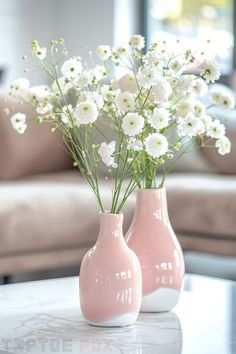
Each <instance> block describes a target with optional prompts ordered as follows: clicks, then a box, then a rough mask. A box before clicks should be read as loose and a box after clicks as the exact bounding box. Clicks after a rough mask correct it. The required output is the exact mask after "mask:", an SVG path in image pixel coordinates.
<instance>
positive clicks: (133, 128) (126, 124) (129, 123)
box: [122, 113, 144, 136]
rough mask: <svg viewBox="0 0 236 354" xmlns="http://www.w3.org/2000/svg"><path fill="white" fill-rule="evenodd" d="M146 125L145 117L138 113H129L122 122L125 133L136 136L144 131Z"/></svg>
mask: <svg viewBox="0 0 236 354" xmlns="http://www.w3.org/2000/svg"><path fill="white" fill-rule="evenodd" d="M143 126H144V118H143V117H142V116H140V115H139V114H138V113H128V114H127V115H126V116H125V117H124V119H123V122H122V129H123V130H124V133H125V134H126V135H129V136H135V135H138V134H140V133H141V132H142V130H143Z"/></svg>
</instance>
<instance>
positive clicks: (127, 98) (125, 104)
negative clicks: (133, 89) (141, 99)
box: [115, 91, 135, 112]
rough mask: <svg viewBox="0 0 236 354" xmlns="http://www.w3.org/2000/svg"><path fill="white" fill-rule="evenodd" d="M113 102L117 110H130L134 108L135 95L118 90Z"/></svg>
mask: <svg viewBox="0 0 236 354" xmlns="http://www.w3.org/2000/svg"><path fill="white" fill-rule="evenodd" d="M115 102H116V104H117V107H118V108H119V110H120V111H122V112H124V111H132V110H134V108H135V96H134V94H132V93H130V92H128V91H125V92H120V93H119V94H118V96H117V98H116V101H115Z"/></svg>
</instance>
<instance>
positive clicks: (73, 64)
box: [61, 57, 82, 79]
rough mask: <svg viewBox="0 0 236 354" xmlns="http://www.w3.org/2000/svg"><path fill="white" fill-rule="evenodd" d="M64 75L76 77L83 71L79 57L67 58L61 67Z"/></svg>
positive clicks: (71, 77)
mask: <svg viewBox="0 0 236 354" xmlns="http://www.w3.org/2000/svg"><path fill="white" fill-rule="evenodd" d="M61 72H62V75H64V76H65V77H67V78H69V79H74V78H75V77H77V76H78V75H79V74H80V73H81V72H82V64H81V61H80V58H79V57H76V58H71V59H68V60H66V61H65V62H64V63H63V65H62V67H61Z"/></svg>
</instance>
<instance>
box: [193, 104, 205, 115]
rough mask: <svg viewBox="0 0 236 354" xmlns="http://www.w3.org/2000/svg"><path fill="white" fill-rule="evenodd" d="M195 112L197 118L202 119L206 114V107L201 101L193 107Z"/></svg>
mask: <svg viewBox="0 0 236 354" xmlns="http://www.w3.org/2000/svg"><path fill="white" fill-rule="evenodd" d="M193 112H194V115H195V116H196V117H201V116H203V115H204V114H206V107H205V106H204V104H202V103H201V102H200V101H195V102H194V106H193Z"/></svg>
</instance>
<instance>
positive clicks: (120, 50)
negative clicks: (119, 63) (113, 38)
mask: <svg viewBox="0 0 236 354" xmlns="http://www.w3.org/2000/svg"><path fill="white" fill-rule="evenodd" d="M126 53H127V48H126V46H125V45H119V46H116V47H113V49H112V55H113V57H114V58H115V59H118V58H122V57H123V56H124V55H125V54H126Z"/></svg>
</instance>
